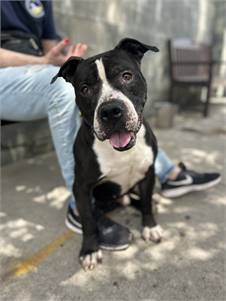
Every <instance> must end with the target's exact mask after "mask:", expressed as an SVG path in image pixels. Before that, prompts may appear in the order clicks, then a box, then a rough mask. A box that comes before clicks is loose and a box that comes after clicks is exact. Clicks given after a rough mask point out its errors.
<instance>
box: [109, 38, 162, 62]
mask: <svg viewBox="0 0 226 301" xmlns="http://www.w3.org/2000/svg"><path fill="white" fill-rule="evenodd" d="M115 49H122V50H125V51H126V52H128V53H130V54H132V55H133V56H134V57H135V59H136V60H137V61H138V62H139V63H140V62H141V60H142V58H143V56H144V54H145V52H147V51H148V50H151V51H154V52H158V51H159V49H158V48H157V47H155V46H150V45H146V44H143V43H141V42H139V41H137V40H135V39H131V38H125V39H123V40H121V41H120V42H119V43H118V45H117V46H116V47H115Z"/></svg>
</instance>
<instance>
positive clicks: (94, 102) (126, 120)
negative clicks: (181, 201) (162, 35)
mask: <svg viewBox="0 0 226 301" xmlns="http://www.w3.org/2000/svg"><path fill="white" fill-rule="evenodd" d="M148 50H152V51H155V52H156V51H158V49H157V48H156V47H153V46H148V45H145V44H142V43H140V42H138V41H136V40H133V39H128V38H127V39H124V40H122V41H121V42H120V43H119V44H118V45H117V46H116V47H115V48H114V49H113V50H111V51H108V52H105V53H102V54H99V55H97V56H94V57H91V58H88V59H86V60H83V59H81V58H78V57H72V58H70V59H69V60H68V61H67V62H66V63H65V64H64V65H63V66H62V67H61V68H60V71H59V73H58V74H57V75H56V76H55V77H54V78H53V81H54V80H55V79H56V78H57V77H58V76H62V77H63V78H64V79H65V80H66V81H69V82H71V84H72V85H73V86H74V88H75V94H76V103H77V105H78V107H79V109H80V111H81V113H82V116H83V118H84V119H85V121H86V122H87V123H88V124H89V125H90V126H91V127H92V128H93V130H94V133H95V135H96V137H97V138H98V139H99V140H101V141H104V140H106V139H109V142H110V143H111V145H112V146H113V147H114V148H115V149H117V150H119V151H123V150H127V149H129V148H131V147H132V146H133V145H134V144H135V142H136V133H137V132H138V131H139V129H140V127H141V124H142V112H143V107H144V104H145V102H146V98H147V87H146V82H145V79H144V77H143V75H142V73H141V70H140V63H141V59H142V57H143V55H144V53H145V52H146V51H148Z"/></svg>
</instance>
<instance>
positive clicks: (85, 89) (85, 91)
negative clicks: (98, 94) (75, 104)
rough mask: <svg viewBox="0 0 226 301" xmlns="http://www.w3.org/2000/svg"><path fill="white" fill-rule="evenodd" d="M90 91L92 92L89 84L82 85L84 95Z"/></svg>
mask: <svg viewBox="0 0 226 301" xmlns="http://www.w3.org/2000/svg"><path fill="white" fill-rule="evenodd" d="M89 92H90V89H89V87H88V86H87V85H83V86H82V87H81V93H82V94H83V95H88V94H89Z"/></svg>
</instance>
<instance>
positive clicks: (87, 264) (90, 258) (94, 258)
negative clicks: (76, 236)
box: [79, 250, 103, 271]
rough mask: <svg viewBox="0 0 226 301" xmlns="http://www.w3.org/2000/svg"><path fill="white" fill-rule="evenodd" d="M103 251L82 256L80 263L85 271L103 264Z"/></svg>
mask: <svg viewBox="0 0 226 301" xmlns="http://www.w3.org/2000/svg"><path fill="white" fill-rule="evenodd" d="M102 259H103V255H102V251H101V250H98V251H96V252H91V253H88V254H84V255H82V254H80V257H79V262H80V264H81V266H82V267H83V269H84V270H85V271H88V270H93V269H94V268H95V267H96V265H97V264H98V263H102Z"/></svg>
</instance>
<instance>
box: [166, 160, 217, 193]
mask: <svg viewBox="0 0 226 301" xmlns="http://www.w3.org/2000/svg"><path fill="white" fill-rule="evenodd" d="M178 166H179V167H180V168H181V172H180V173H179V175H178V176H177V178H176V179H175V180H167V181H166V182H165V183H163V184H162V185H161V186H162V187H161V194H162V195H163V196H164V197H167V198H176V197H179V196H182V195H184V194H187V193H189V192H192V191H200V190H205V189H208V188H210V187H213V186H215V185H217V184H218V183H219V182H220V180H221V176H220V174H219V173H216V172H215V173H197V172H195V171H192V170H188V169H186V166H185V165H184V164H183V163H179V164H178Z"/></svg>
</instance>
